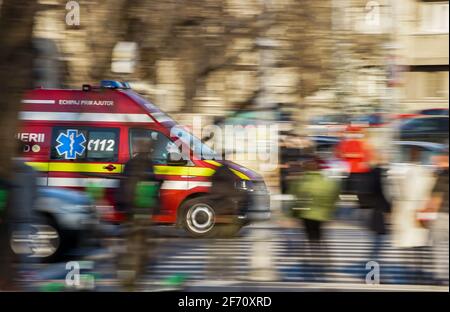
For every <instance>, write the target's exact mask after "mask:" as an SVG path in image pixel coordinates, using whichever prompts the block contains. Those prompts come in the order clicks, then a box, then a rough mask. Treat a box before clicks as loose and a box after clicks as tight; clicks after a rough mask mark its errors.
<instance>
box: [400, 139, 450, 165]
mask: <svg viewBox="0 0 450 312" xmlns="http://www.w3.org/2000/svg"><path fill="white" fill-rule="evenodd" d="M394 146H396V147H397V148H398V150H397V153H395V155H394V158H393V160H392V163H394V164H401V163H408V162H409V155H410V154H411V149H412V148H418V149H419V150H420V155H421V161H420V163H421V164H422V165H424V166H431V165H432V161H433V157H434V156H436V155H439V154H442V153H444V152H445V149H446V145H444V144H440V143H433V142H418V141H397V142H394Z"/></svg>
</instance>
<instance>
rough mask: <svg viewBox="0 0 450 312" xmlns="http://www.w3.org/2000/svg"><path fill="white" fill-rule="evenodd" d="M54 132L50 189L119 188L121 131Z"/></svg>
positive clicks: (63, 129) (79, 129) (65, 129)
mask: <svg viewBox="0 0 450 312" xmlns="http://www.w3.org/2000/svg"><path fill="white" fill-rule="evenodd" d="M52 132H53V133H52V143H51V151H50V163H49V168H48V170H49V176H48V185H49V186H60V187H74V188H84V187H88V186H96V187H100V188H104V189H109V188H116V187H117V186H118V184H119V180H118V179H117V178H116V177H115V176H116V175H118V174H120V173H121V172H122V167H123V166H122V165H121V164H120V163H119V162H118V154H119V133H120V131H119V128H108V127H78V126H63V127H54V128H53V131H52Z"/></svg>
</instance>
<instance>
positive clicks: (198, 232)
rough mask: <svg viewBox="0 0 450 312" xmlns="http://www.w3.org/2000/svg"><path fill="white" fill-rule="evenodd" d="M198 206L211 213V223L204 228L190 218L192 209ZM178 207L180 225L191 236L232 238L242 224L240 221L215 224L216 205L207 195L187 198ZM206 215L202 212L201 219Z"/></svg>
mask: <svg viewBox="0 0 450 312" xmlns="http://www.w3.org/2000/svg"><path fill="white" fill-rule="evenodd" d="M199 208H200V209H203V210H210V213H211V215H212V220H211V225H210V226H208V225H207V226H205V228H204V229H199V228H198V227H196V226H195V223H194V220H193V218H192V213H193V211H195V210H196V209H199ZM180 209H182V210H181V211H182V225H183V227H184V229H185V230H186V232H187V233H188V234H189V235H190V236H192V237H197V238H232V237H235V236H236V235H237V234H238V233H239V231H240V230H241V228H242V224H240V223H231V224H217V223H216V222H215V217H216V215H217V206H216V205H215V204H214V201H213V200H211V199H210V198H208V197H207V196H202V197H197V198H194V199H190V200H187V201H186V202H184V203H183V204H182V205H181V207H180ZM206 215H207V213H206V214H203V219H206V217H207V216H206ZM203 224H208V222H207V221H206V222H204V223H203Z"/></svg>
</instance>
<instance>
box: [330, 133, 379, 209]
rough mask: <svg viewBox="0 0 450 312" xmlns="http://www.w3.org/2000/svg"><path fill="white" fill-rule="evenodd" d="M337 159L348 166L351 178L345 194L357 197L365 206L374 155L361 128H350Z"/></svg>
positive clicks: (340, 144) (337, 152)
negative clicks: (368, 178) (365, 195)
mask: <svg viewBox="0 0 450 312" xmlns="http://www.w3.org/2000/svg"><path fill="white" fill-rule="evenodd" d="M335 154H336V157H337V158H339V159H341V160H343V161H345V162H346V163H347V165H348V170H349V177H348V179H347V183H346V185H345V186H344V193H345V194H352V195H357V196H358V198H359V201H360V205H361V206H365V204H366V203H365V201H364V194H366V193H367V192H366V190H367V191H368V190H370V187H369V186H368V185H367V177H368V175H369V173H370V171H371V166H370V162H371V160H372V157H373V154H372V150H371V148H370V146H369V144H368V143H367V141H366V138H365V136H364V133H363V131H362V129H361V128H359V127H355V126H349V127H347V129H346V132H345V134H344V138H343V140H342V141H341V142H340V143H339V144H338V145H337V146H336V150H335Z"/></svg>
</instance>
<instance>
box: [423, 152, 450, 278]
mask: <svg viewBox="0 0 450 312" xmlns="http://www.w3.org/2000/svg"><path fill="white" fill-rule="evenodd" d="M435 162H436V164H437V166H438V168H439V171H438V174H437V179H436V183H435V185H434V188H433V191H432V194H431V198H430V201H429V203H428V206H427V211H430V212H435V213H437V215H436V218H435V220H434V221H433V222H432V223H431V239H432V251H433V252H432V253H433V273H434V283H435V284H437V285H448V279H449V277H448V274H449V273H448V265H449V263H448V260H449V259H448V257H449V253H448V248H449V237H448V236H449V228H448V223H449V219H448V150H447V152H446V153H445V154H443V155H439V156H438V157H436V159H435Z"/></svg>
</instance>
